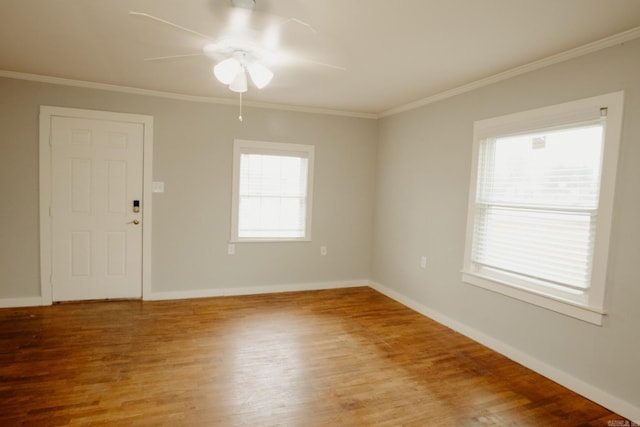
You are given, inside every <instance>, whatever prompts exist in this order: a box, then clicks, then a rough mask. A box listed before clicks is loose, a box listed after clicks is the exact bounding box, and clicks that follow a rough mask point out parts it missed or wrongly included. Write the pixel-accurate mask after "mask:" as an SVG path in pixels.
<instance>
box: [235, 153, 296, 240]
mask: <svg viewBox="0 0 640 427" xmlns="http://www.w3.org/2000/svg"><path fill="white" fill-rule="evenodd" d="M307 171H308V159H307V158H305V157H296V156H288V155H272V154H256V153H250V154H246V153H245V154H241V155H240V177H239V216H238V237H240V238H257V239H260V238H303V237H304V236H305V230H306V223H305V221H306V217H307V215H306V206H307V203H306V198H307Z"/></svg>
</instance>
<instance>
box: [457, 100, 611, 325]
mask: <svg viewBox="0 0 640 427" xmlns="http://www.w3.org/2000/svg"><path fill="white" fill-rule="evenodd" d="M623 105H624V92H622V91H620V92H614V93H609V94H605V95H600V96H595V97H591V98H586V99H582V100H577V101H572V102H567V103H563V104H557V105H553V106H549V107H543V108H538V109H534V110H529V111H523V112H519V113H514V114H508V115H504V116H500V117H494V118H490V119H485V120H479V121H476V122H475V123H474V137H473V154H472V167H471V177H470V186H469V199H468V214H467V228H466V241H465V254H464V265H463V269H462V280H463V282H465V283H468V284H471V285H475V286H478V287H480V288H484V289H487V290H490V291H494V292H497V293H500V294H503V295H506V296H509V297H512V298H516V299H518V300H521V301H525V302H528V303H531V304H534V305H537V306H540V307H544V308H547V309H550V310H553V311H556V312H559V313H562V314H565V315H567V316H571V317H574V318H577V319H580V320H584V321H586V322H589V323H593V324H596V325H602V321H603V318H604V316H605V315H606V312H605V307H604V305H605V304H604V303H605V293H606V284H607V283H606V282H607V266H608V258H609V243H610V236H611V225H612V216H613V203H614V192H615V183H616V174H617V165H618V153H619V147H620V138H621V129H622V116H623ZM602 108H606V109H607V110H606V122H605V128H604V144H603V145H604V147H603V151H602V158H601V162H602V166H601V168H602V169H601V177H600V191H599V205H598V209H597V217H598V221H597V227H596V232H595V236H594V249H593V259H592V264H591V267H592V272H591V283H590V287H589V288H588V290H587V293H586V298H585V299H584V301H583V302H580V301H576V300H572V299H570V298H563V297H562V295H558V294H557V293H551V292H545V291H543V290H540V289H533V288H530V287H527V286H525V285H523V284H522V283H518V282H517V281H514V280H509V279H508V278H506V277H498V275H495V276H493V275H491V274H482V273H479V272H478V271H477V269H476V268H475V267H474V263H473V261H472V251H473V245H474V234H475V233H474V227H475V222H476V206H477V202H476V197H477V191H478V182H479V180H480V177H479V176H478V166H479V165H478V162H479V153H480V149H481V144H482V141H483V140H485V139H487V138H495V137H501V136H504V135H509V134H518V133H525V132H535V131H536V130H539V129H548V128H552V127H558V126H567V125H570V124H578V123H580V122H584V121H587V120H592V119H594V118H595V117H599V116H600V114H601V109H602Z"/></svg>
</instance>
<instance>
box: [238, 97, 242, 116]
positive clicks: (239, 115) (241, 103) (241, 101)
mask: <svg viewBox="0 0 640 427" xmlns="http://www.w3.org/2000/svg"><path fill="white" fill-rule="evenodd" d="M238 120H240V122H242V92H240V114H239V115H238Z"/></svg>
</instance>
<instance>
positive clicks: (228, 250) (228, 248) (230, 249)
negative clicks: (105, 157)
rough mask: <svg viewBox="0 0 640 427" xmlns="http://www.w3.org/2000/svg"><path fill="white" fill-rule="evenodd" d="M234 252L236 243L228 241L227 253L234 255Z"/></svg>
mask: <svg viewBox="0 0 640 427" xmlns="http://www.w3.org/2000/svg"><path fill="white" fill-rule="evenodd" d="M235 254H236V245H234V244H233V243H229V244H228V245H227V255H235Z"/></svg>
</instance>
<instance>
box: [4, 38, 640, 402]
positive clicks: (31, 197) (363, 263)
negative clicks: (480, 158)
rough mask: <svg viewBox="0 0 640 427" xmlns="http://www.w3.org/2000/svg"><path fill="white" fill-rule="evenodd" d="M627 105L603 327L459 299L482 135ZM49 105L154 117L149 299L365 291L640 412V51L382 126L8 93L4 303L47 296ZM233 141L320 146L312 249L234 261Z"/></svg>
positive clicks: (465, 291) (483, 295)
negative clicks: (43, 148) (324, 252)
mask: <svg viewBox="0 0 640 427" xmlns="http://www.w3.org/2000/svg"><path fill="white" fill-rule="evenodd" d="M618 90H624V91H625V92H626V102H625V117H624V127H623V141H622V146H621V156H620V164H619V170H618V186H617V190H616V199H615V213H614V227H613V233H612V246H611V255H610V261H609V287H608V304H607V308H608V311H609V315H608V316H607V318H606V319H605V323H604V325H603V326H602V327H598V326H594V325H591V324H587V323H585V322H582V321H579V320H575V319H572V318H568V317H565V316H563V315H560V314H557V313H554V312H551V311H548V310H545V309H542V308H538V307H535V306H532V305H529V304H526V303H523V302H520V301H517V300H514V299H510V298H508V297H505V296H502V295H498V294H495V293H491V292H489V291H486V290H483V289H479V288H475V287H473V286H470V285H467V284H463V283H462V282H461V278H460V269H461V267H462V260H463V252H464V234H465V220H466V213H467V196H468V188H469V170H470V166H471V148H472V127H473V122H474V121H476V120H479V119H485V118H489V117H494V116H498V115H503V114H507V113H512V112H517V111H523V110H527V109H531V108H536V107H542V106H547V105H550V104H556V103H560V102H565V101H570V100H575V99H581V98H585V97H589V96H594V95H598V94H602V93H607V92H613V91H618ZM42 104H44V105H56V106H65V107H75V108H88V109H98V110H109V111H119V112H130V113H139V114H149V115H153V116H154V117H155V147H154V149H155V152H154V180H158V181H164V182H165V183H166V193H164V194H157V195H154V218H153V220H154V230H153V248H152V255H153V266H152V271H153V288H154V290H157V291H182V290H185V291H188V290H197V289H215V288H227V287H231V288H233V287H246V286H263V285H271V284H287V283H305V282H323V281H340V280H349V279H364V278H368V277H369V278H371V279H373V280H375V281H376V282H378V283H380V284H382V285H384V286H386V287H389V288H391V289H392V290H394V291H396V292H398V293H400V294H402V295H404V296H406V297H407V298H410V299H413V300H415V301H417V302H418V303H420V304H422V305H424V306H427V307H428V308H430V309H432V310H434V311H437V312H439V313H442V314H443V315H445V316H447V317H449V318H451V319H454V320H455V321H456V322H459V323H461V324H465V325H469V326H470V327H472V328H475V329H476V330H478V331H480V333H482V334H486V335H487V336H490V337H492V338H494V339H496V340H499V341H501V342H504V343H506V344H507V345H509V346H511V347H513V348H515V349H517V350H519V351H521V352H523V353H525V354H528V355H530V356H531V357H532V358H535V359H538V360H540V361H542V362H543V363H546V364H548V365H550V366H552V367H554V368H557V369H559V370H562V371H564V372H566V373H568V374H569V375H573V376H575V377H576V378H578V379H579V380H581V381H584V382H586V383H589V384H592V385H594V386H595V387H599V388H601V389H602V390H604V391H606V392H608V393H610V394H612V395H614V396H617V397H619V398H620V399H623V400H626V401H628V402H630V403H632V404H633V405H636V407H637V406H638V405H640V388H638V384H640V369H638V363H637V361H638V354H640V328H639V327H638V326H639V325H640V310H638V309H637V307H638V302H639V301H640V283H639V282H640V280H639V279H638V274H637V270H636V269H635V268H636V264H638V261H639V260H640V221H639V219H640V191H638V185H639V184H640V167H639V165H640V141H639V139H640V40H636V41H634V42H628V43H625V44H624V45H621V46H617V47H613V48H609V49H606V50H603V51H600V52H596V53H593V54H590V55H586V56H583V57H580V58H577V59H573V60H571V61H567V62H564V63H561V64H556V65H554V66H551V67H547V68H545V69H542V70H538V71H536V72H532V73H528V74H526V75H522V76H519V77H517V78H512V79H510V80H507V81H503V82H500V83H497V84H494V85H491V86H488V87H485V88H482V89H478V90H475V91H473V92H469V93H467V94H463V95H459V96H457V97H454V98H450V99H448V100H445V101H441V102H438V103H436V104H432V105H429V106H426V107H423V108H421V109H418V110H413V111H409V112H406V113H402V114H398V115H396V116H392V117H387V118H384V119H382V120H380V121H373V120H364V119H355V118H344V117H334V116H326V115H314V114H303V113H293V112H282V111H272V110H257V109H247V111H245V114H244V116H245V123H244V124H243V125H240V124H239V123H238V121H237V120H236V115H237V111H236V108H235V107H226V106H219V105H207V104H198V103H190V102H181V101H175V100H168V99H161V98H153V97H144V96H136V95H126V94H122V93H111V92H104V91H98V90H89V89H80V88H70V87H64V86H55V85H47V84H40V83H34V82H27V81H19V80H10V79H0V195H2V203H1V205H0V219H1V221H0V281H1V282H0V298H18V297H30V296H37V295H39V279H38V277H39V271H38V270H39V259H38V108H39V106H40V105H42ZM235 137H239V138H247V139H261V140H270V141H280V142H294V143H295V142H299V143H305V144H314V145H315V146H316V175H315V190H314V211H313V218H314V220H313V230H312V232H313V242H311V243H295V244H269V243H265V244H242V245H240V244H239V245H237V246H236V250H237V255H235V256H233V257H230V256H228V255H226V243H227V240H228V238H229V224H230V211H231V208H230V200H231V190H230V188H231V149H232V140H233V138H235ZM376 141H378V144H377V146H376ZM373 212H375V215H374V214H373ZM372 230H373V231H372ZM320 245H327V246H328V248H329V256H327V257H320V256H319V246H320ZM370 253H371V254H372V255H371V258H370V256H369V254H370ZM421 255H426V256H427V257H428V266H427V269H424V270H423V269H420V267H419V261H420V256H421Z"/></svg>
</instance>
